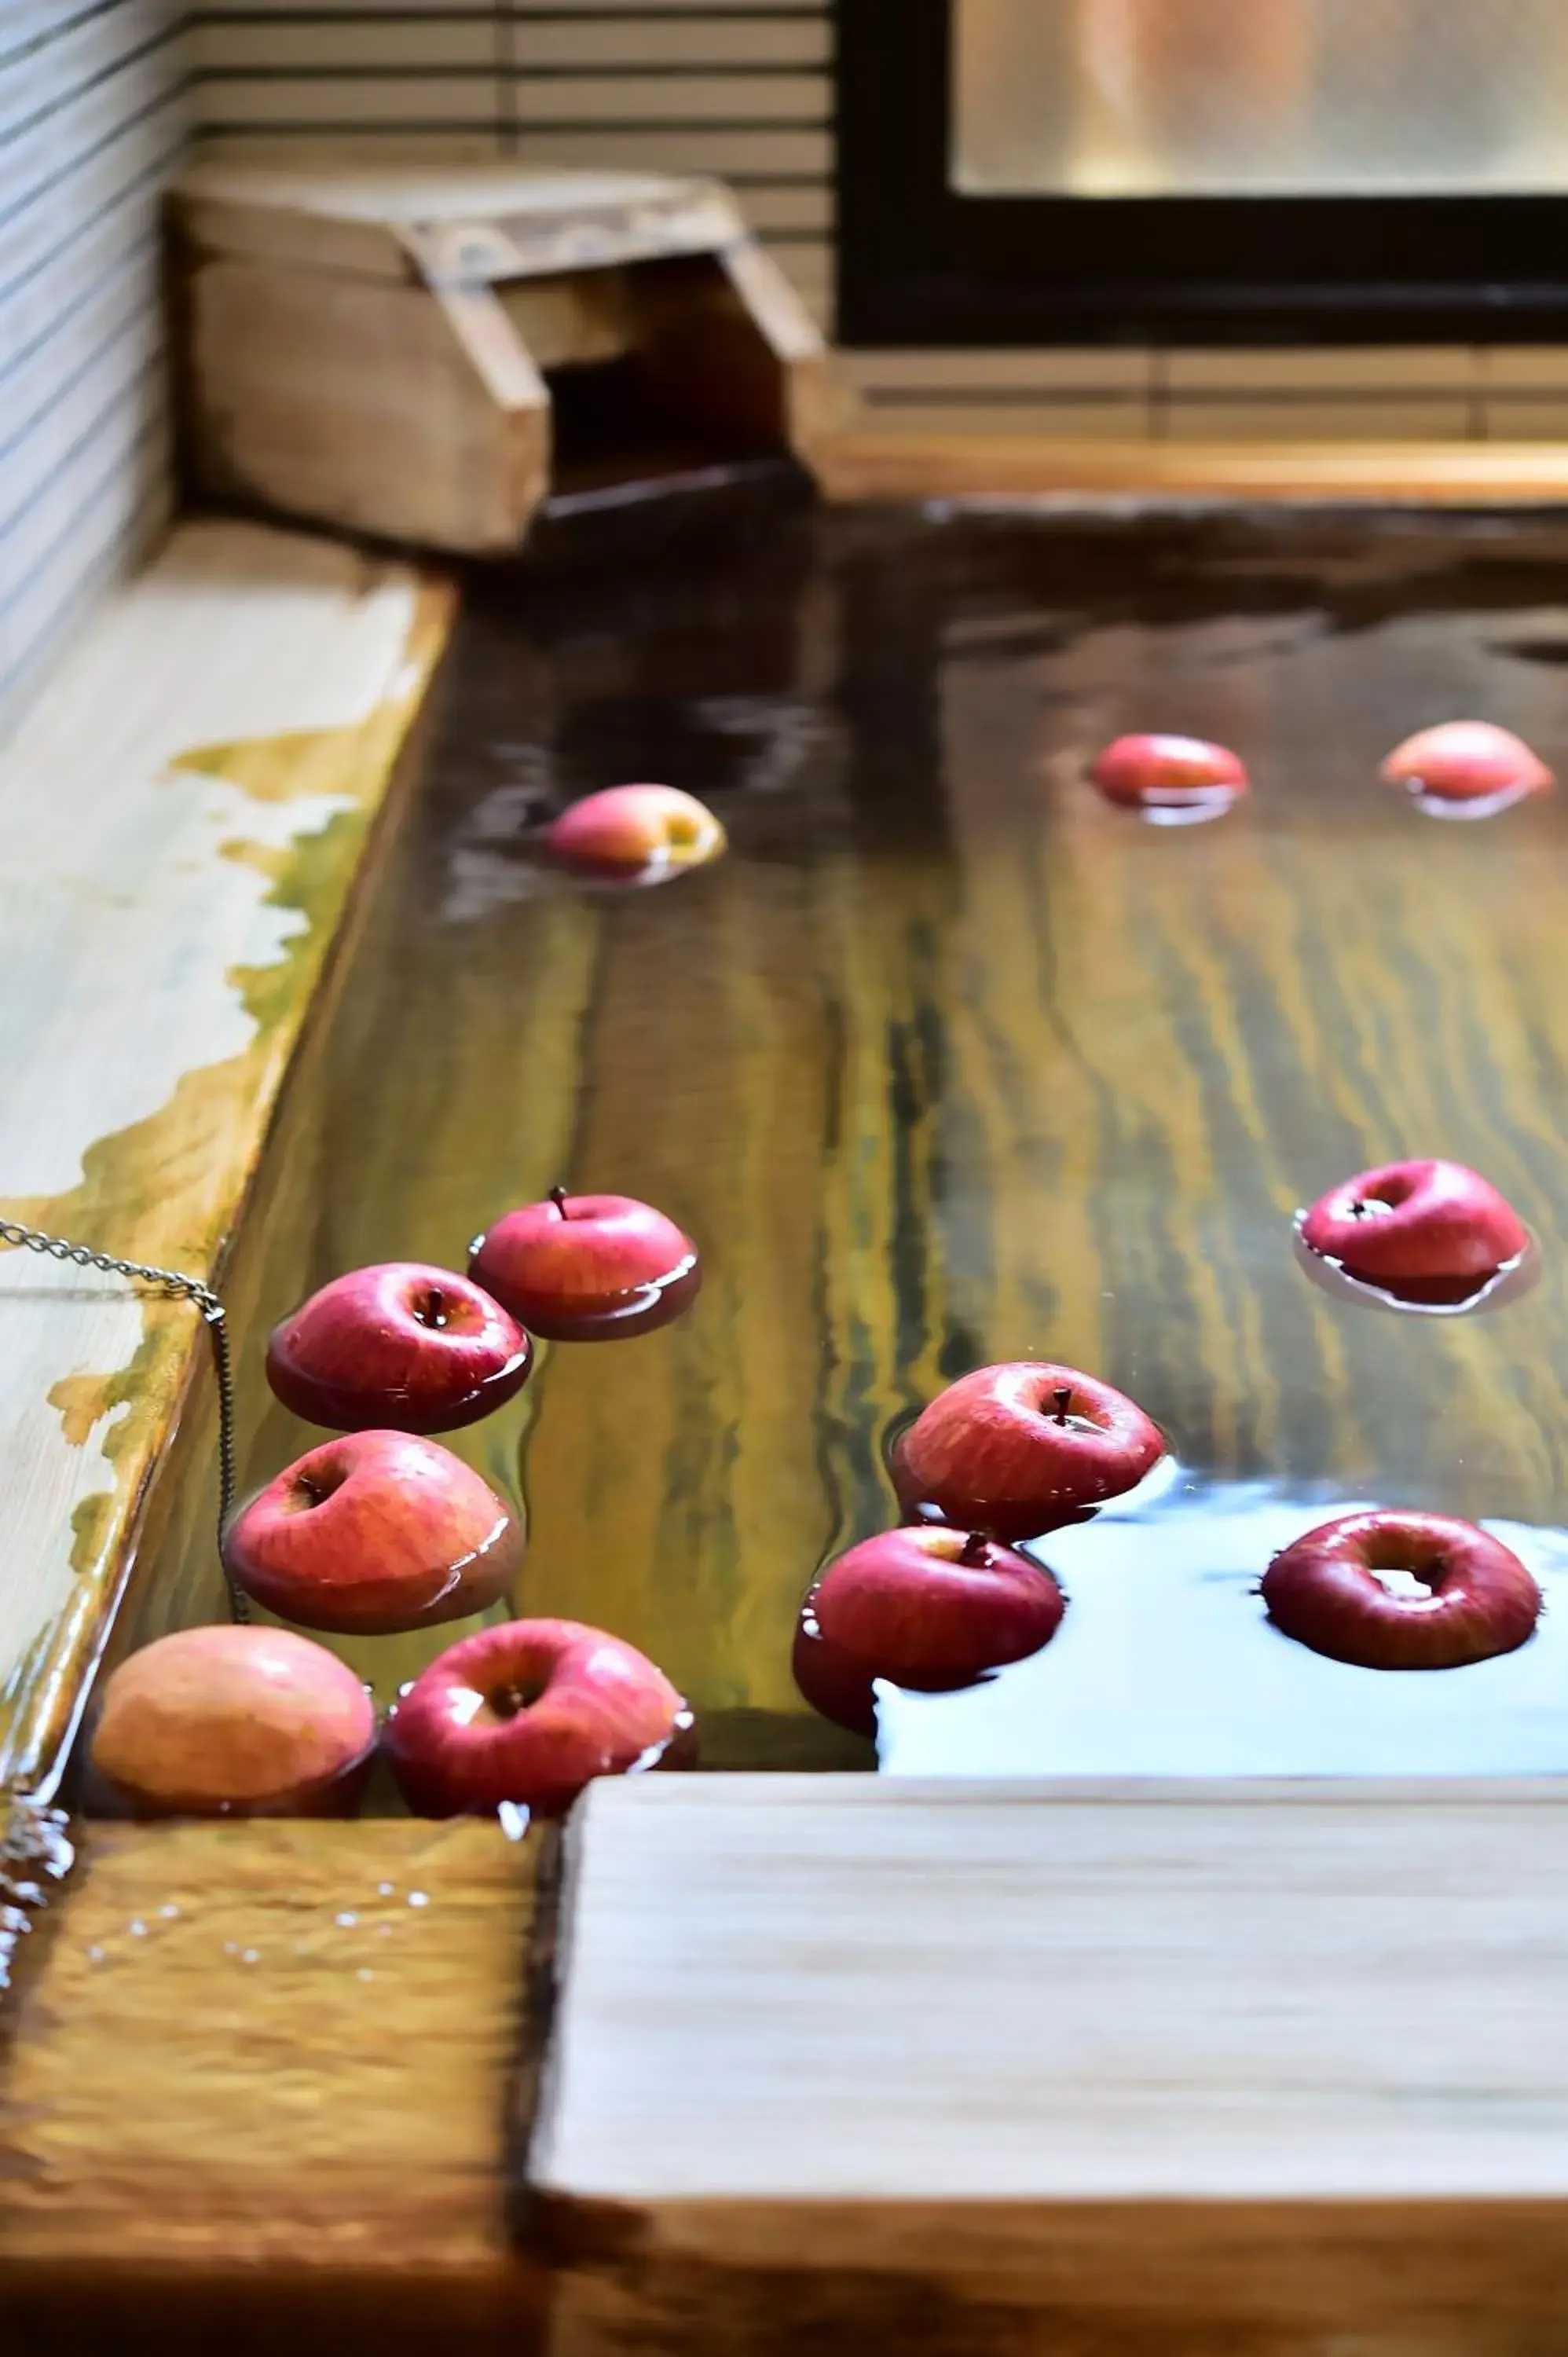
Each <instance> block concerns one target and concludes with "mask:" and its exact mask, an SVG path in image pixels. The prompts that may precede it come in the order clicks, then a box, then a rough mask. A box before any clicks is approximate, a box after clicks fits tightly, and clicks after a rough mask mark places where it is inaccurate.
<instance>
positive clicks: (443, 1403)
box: [267, 1261, 532, 1432]
mask: <svg viewBox="0 0 1568 2357" xmlns="http://www.w3.org/2000/svg"><path fill="white" fill-rule="evenodd" d="M531 1360H532V1345H531V1343H530V1341H529V1339H528V1336H527V1335H526V1334H525V1333H524V1332H523V1330H522V1329H521V1326H520V1325H519V1324H518V1322H517V1320H516V1318H513V1317H512V1316H511V1314H510V1311H509V1310H505V1309H503V1308H501V1306H500V1303H499V1301H492V1300H491V1298H490V1297H489V1294H488V1293H486V1292H485V1291H484V1290H483V1289H482V1288H481V1287H480V1286H477V1285H476V1284H475V1283H474V1281H473V1279H472V1277H468V1276H455V1275H453V1274H452V1272H451V1271H450V1270H449V1269H445V1268H432V1267H429V1266H427V1265H426V1264H425V1263H424V1262H423V1261H381V1262H379V1263H377V1264H376V1265H375V1266H373V1267H371V1268H355V1269H350V1270H349V1272H348V1274H347V1275H344V1276H337V1277H334V1278H333V1280H332V1282H331V1283H330V1284H329V1285H324V1286H322V1287H321V1290H320V1291H319V1292H318V1293H313V1294H312V1295H311V1297H310V1298H309V1300H308V1301H305V1302H302V1303H301V1304H300V1307H299V1308H297V1309H296V1310H295V1312H294V1314H293V1316H292V1317H289V1318H285V1319H284V1321H283V1323H282V1324H281V1325H280V1326H276V1327H274V1329H273V1334H272V1339H271V1340H270V1341H269V1342H268V1344H267V1381H268V1383H271V1385H272V1387H273V1390H274V1393H275V1394H276V1395H277V1397H278V1398H279V1399H280V1400H281V1401H282V1402H283V1404H284V1405H285V1407H286V1408H291V1409H292V1410H293V1412H294V1414H295V1415H299V1416H303V1417H304V1418H305V1419H306V1422H307V1423H309V1424H326V1425H330V1426H333V1427H334V1428H335V1429H336V1430H337V1431H338V1432H363V1431H365V1430H367V1429H369V1428H371V1427H372V1426H374V1427H378V1428H381V1429H395V1430H397V1431H399V1432H452V1431H455V1430H456V1427H457V1426H459V1425H463V1424H474V1423H476V1422H477V1421H478V1418H479V1417H480V1416H482V1415H489V1413H490V1411H491V1409H492V1408H497V1407H499V1406H500V1405H501V1404H502V1402H503V1401H505V1400H509V1399H510V1398H511V1397H512V1395H513V1394H514V1393H516V1392H518V1391H521V1388H522V1385H523V1383H525V1382H526V1380H527V1377H528V1370H529V1365H530V1361H531Z"/></svg>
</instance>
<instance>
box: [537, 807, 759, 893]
mask: <svg viewBox="0 0 1568 2357" xmlns="http://www.w3.org/2000/svg"><path fill="white" fill-rule="evenodd" d="M546 841H547V842H548V844H549V846H550V850H551V852H552V853H553V856H554V857H555V858H557V859H559V860H560V861H561V862H562V863H563V865H564V866H568V867H575V868H576V869H578V870H580V871H581V872H583V873H585V874H588V875H598V876H606V877H617V878H619V879H621V880H623V881H626V880H630V881H634V882H637V883H642V884H652V883H658V882H659V881H660V879H662V878H664V877H671V876H679V875H682V874H684V873H685V871H686V870H687V869H688V868H692V867H705V866H707V865H708V864H709V862H710V861H712V860H714V859H717V858H718V857H719V856H720V854H721V853H722V852H723V850H724V848H725V831H724V828H723V827H722V826H721V825H720V823H719V822H718V820H717V819H716V818H715V817H714V814H713V813H712V811H711V810H709V809H708V807H707V805H706V803H704V802H698V800H697V799H696V797H695V795H694V794H684V793H682V791H681V790H680V788H679V787H678V786H654V785H636V786H607V787H606V788H605V790H604V791H603V792H602V793H597V794H588V795H585V798H584V799H583V801H581V802H573V803H572V805H571V807H570V808H569V809H567V810H564V811H563V812H562V813H561V815H560V817H559V818H558V819H556V820H555V821H554V822H553V824H552V826H551V828H550V831H549V834H548V835H547V837H546Z"/></svg>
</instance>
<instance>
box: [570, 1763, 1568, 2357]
mask: <svg viewBox="0 0 1568 2357" xmlns="http://www.w3.org/2000/svg"><path fill="white" fill-rule="evenodd" d="M1565 1943H1568V1814H1565V1813H1564V1812H1563V1807H1562V1803H1561V1793H1560V1790H1559V1789H1558V1788H1554V1787H1552V1786H1550V1785H1542V1784H1536V1785H1507V1784H1503V1785H1486V1784H1477V1783H1469V1784H1465V1785H1451V1786H1447V1787H1444V1786H1442V1785H1438V1786H1433V1785H1431V1784H1426V1785H1411V1786H1400V1785H1397V1784H1393V1785H1380V1786H1377V1787H1370V1786H1359V1787H1358V1786H1356V1785H1352V1784H1343V1783H1341V1784H1338V1785H1321V1784H1319V1785H1314V1784H1311V1783H1300V1784H1284V1785H1268V1784H1260V1785H1246V1784H1240V1785H1237V1784H1228V1785H1210V1786H1204V1785H1201V1784H1194V1785H1187V1786H1181V1785H1172V1786H1166V1787H1165V1788H1163V1789H1162V1788H1151V1787H1149V1786H1147V1785H1139V1784H1136V1783H1134V1784H1127V1785H1121V1786H1116V1785H1085V1784H1083V1783H1079V1784H1074V1785H1066V1786H1060V1785H1058V1786H1056V1787H1052V1786H1049V1785H1043V1784H1035V1785H1021V1784H1008V1783H1000V1784H978V1783H977V1784H967V1785H966V1784H954V1783H947V1784H927V1785H919V1784H913V1783H911V1784H907V1785H900V1784H892V1783H886V1782H872V1781H868V1780H864V1779H857V1778H845V1777H829V1778H821V1777H818V1778H800V1777H773V1778H754V1777H745V1776H741V1777H730V1778H724V1779H705V1780H697V1781H689V1780H688V1781H682V1780H675V1779H671V1780H660V1779H653V1780H645V1781H643V1782H641V1783H640V1784H637V1785H633V1784H604V1785H600V1786H598V1787H596V1788H595V1790H594V1791H593V1792H592V1794H591V1796H590V1798H589V1800H588V1802H587V1803H586V1804H585V1807H584V1809H583V1810H582V1811H581V1812H580V1813H579V1814H578V1816H577V1817H576V1819H575V1823H574V1826H573V1829H572V1832H571V1834H570V1836H569V1864H568V1876H567V1886H566V1891H565V1894H564V1919H563V1924H562V1932H561V1953H562V1955H563V1957H564V1963H565V1970H564V1986H563V1988H562V1992H561V1996H560V2000H559V2007H558V2011H557V2015H556V2020H555V2029H554V2037H553V2046H552V2050H551V2056H550V2061H549V2066H548V2071H547V2077H546V2087H547V2097H546V2103H545V2107H544V2110H543V2112H542V2115H541V2119H540V2122H539V2126H538V2130H537V2134H536V2138H535V2142H534V2146H533V2152H532V2190H533V2194H534V2200H535V2214H536V2217H537V2221H538V2222H539V2224H540V2226H541V2228H542V2231H543V2233H544V2235H545V2238H546V2242H547V2244H548V2246H549V2247H550V2248H551V2249H552V2250H553V2251H554V2252H555V2253H556V2254H557V2255H560V2256H563V2257H564V2259H565V2260H566V2261H567V2262H568V2263H569V2264H570V2265H571V2266H573V2267H574V2268H575V2269H576V2270H577V2271H578V2274H577V2276H576V2277H575V2281H574V2283H573V2284H572V2285H571V2286H569V2287H568V2290H567V2294H566V2296H565V2298H564V2300H563V2303H562V2308H561V2314H560V2323H559V2331H558V2336H557V2339H556V2341H555V2342H554V2344H553V2345H554V2347H555V2349H556V2350H557V2351H558V2352H562V2357H564V2353H565V2352H570V2357H589V2352H597V2351H600V2350H609V2349H611V2348H615V2349H622V2348H626V2347H629V2346H636V2347H637V2348H639V2350H646V2351H650V2352H657V2351H663V2350H665V2349H667V2348H668V2349H671V2350H672V2349H674V2348H676V2347H677V2346H682V2347H685V2348H691V2347H693V2346H697V2347H701V2348H703V2350H704V2351H705V2352H725V2351H728V2350H731V2349H736V2350H738V2349H741V2348H744V2349H745V2350H746V2352H748V2357H751V2352H758V2357H760V2352H771V2351H773V2350H775V2349H778V2350H780V2351H782V2350H784V2349H786V2348H789V2347H796V2346H799V2345H800V2336H801V2335H802V2334H804V2333H805V2332H807V2331H808V2330H811V2331H813V2332H816V2333H820V2334H822V2335H824V2336H831V2335H832V2332H833V2331H834V2330H837V2331H841V2332H843V2333H844V2334H845V2336H846V2337H845V2340H844V2342H843V2345H845V2346H846V2347H848V2346H855V2347H881V2346H884V2345H888V2346H890V2345H893V2343H894V2342H895V2341H897V2345H899V2346H900V2347H902V2348H906V2349H909V2350H916V2351H920V2352H926V2351H928V2350H942V2351H947V2350H958V2349H962V2350H964V2351H966V2352H967V2351H973V2350H977V2349H978V2350H984V2351H990V2350H992V2349H993V2348H994V2349H997V2350H1000V2349H1002V2348H1004V2347H1005V2348H1008V2349H1011V2350H1014V2351H1020V2352H1036V2351H1038V2352H1042V2357H1043V2352H1046V2351H1047V2350H1049V2351H1053V2352H1058V2351H1060V2350H1062V2349H1064V2348H1068V2349H1071V2350H1073V2351H1075V2352H1077V2351H1080V2350H1081V2351H1083V2352H1089V2351H1093V2352H1102V2351H1103V2352H1111V2351H1118V2352H1120V2351H1123V2350H1125V2351H1129V2352H1131V2351H1133V2350H1134V2349H1136V2350H1139V2351H1145V2350H1147V2349H1148V2348H1149V2347H1151V2346H1155V2345H1157V2346H1158V2347H1159V2348H1160V2349H1161V2350H1162V2352H1163V2351H1165V2350H1167V2349H1173V2348H1175V2349H1187V2348H1188V2347H1191V2348H1193V2349H1194V2350H1196V2349H1197V2348H1205V2349H1208V2348H1214V2347H1218V2346H1219V2345H1221V2341H1223V2345H1224V2346H1225V2347H1226V2348H1227V2349H1231V2348H1235V2347H1241V2348H1244V2349H1246V2350H1247V2351H1249V2352H1253V2351H1256V2352H1264V2351H1269V2352H1273V2351H1276V2350H1278V2351H1284V2350H1287V2349H1288V2350H1293V2351H1294V2350H1302V2351H1305V2350H1307V2349H1313V2350H1322V2349H1323V2348H1325V2347H1326V2346H1328V2345H1330V2341H1331V2340H1332V2345H1333V2346H1335V2347H1339V2346H1341V2345H1343V2346H1344V2347H1346V2348H1349V2347H1352V2346H1353V2347H1354V2348H1355V2349H1356V2351H1357V2352H1358V2357H1362V2352H1365V2357H1374V2352H1377V2357H1381V2352H1395V2351H1398V2352H1414V2351H1416V2350H1423V2351H1430V2350H1442V2351H1444V2352H1458V2351H1477V2352H1479V2351H1482V2350H1485V2351H1495V2350H1497V2349H1499V2348H1502V2347H1509V2348H1513V2347H1523V2346H1526V2345H1529V2346H1536V2345H1541V2346H1546V2345H1550V2342H1551V2339H1552V2334H1553V2333H1554V2332H1555V2330H1556V2329H1557V2319H1560V2317H1561V2313H1562V2301H1563V2296H1564V2294H1565V2293H1568V2250H1565V2248H1564V2245H1563V2219H1564V2216H1565V2215H1568V2212H1565V2210H1564V2201H1565V2200H1568V2061H1565V2059H1564V2058H1565V2056H1568V2044H1565V2041H1564V2038H1563V2030H1564V2027H1565V2024H1568V1995H1565V1993H1564V1988H1563V1975H1562V1971H1561V1958H1562V1955H1563V1949H1564V1944H1565ZM1483 1991H1484V1992H1485V1996H1484V1997H1482V1996H1481V1995H1480V1993H1481V1992H1483ZM1395 2195H1397V2196H1398V2199H1397V2200H1395V2199H1391V2196H1395ZM852 2329H853V2330H854V2331H855V2332H857V2333H858V2334H859V2335H860V2336H861V2337H860V2338H859V2339H855V2340H852V2339H850V2338H849V2337H848V2335H849V2334H850V2332H851V2330H852ZM1232 2334H1234V2335H1236V2336H1238V2337H1237V2338H1235V2339H1232V2338H1230V2337H1229V2336H1230V2335H1232ZM1335 2334H1339V2335H1342V2336H1344V2339H1343V2341H1340V2340H1334V2339H1332V2336H1334V2335H1335ZM1161 2335H1165V2336H1168V2337H1165V2338H1161V2337H1159V2336H1161ZM1204 2335H1206V2336H1208V2337H1207V2338H1202V2337H1199V2336H1204ZM1531 2335H1538V2336H1540V2339H1539V2341H1537V2340H1536V2339H1532V2338H1531ZM835 2345H836V2344H835Z"/></svg>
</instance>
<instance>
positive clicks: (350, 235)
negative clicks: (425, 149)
mask: <svg viewBox="0 0 1568 2357" xmlns="http://www.w3.org/2000/svg"><path fill="white" fill-rule="evenodd" d="M175 203H176V210H177V217H178V219H179V220H180V221H181V222H182V224H183V227H184V230H185V232H186V235H187V238H188V241H189V242H190V244H191V246H192V247H193V249H194V250H195V251H196V252H197V253H207V254H242V255H249V256H251V257H252V258H253V259H256V260H264V261H270V262H292V263H295V264H299V265H300V266H301V267H302V268H304V269H306V270H310V271H317V270H326V271H343V272H347V273H349V274H356V275H358V274H362V275H365V276H370V277H379V278H393V279H397V278H405V277H406V276H407V275H408V274H409V269H408V261H409V257H410V256H412V257H413V260H414V262H415V263H416V264H417V265H418V268H419V270H420V271H421V272H422V273H423V274H424V276H426V277H427V278H430V279H432V280H434V281H438V282H439V281H445V280H456V281H460V282H467V281H471V280H473V279H474V278H476V277H478V278H486V279H500V278H514V277H538V276H542V275H550V274H556V273H559V272H562V271H565V270H575V269H585V268H596V269H597V268H604V267H607V266H610V265H613V264H621V263H626V262H637V261H646V260H649V259H650V258H653V257H656V256H658V255H660V254H667V253H703V252H706V251H707V250H708V249H709V248H711V247H714V246H718V245H724V244H726V243H727V242H729V241H730V240H731V239H733V238H736V237H738V236H740V235H741V234H742V233H743V229H744V224H743V222H742V221H741V218H740V216H739V214H738V213H737V212H736V208H735V205H734V203H733V202H732V200H731V199H730V198H729V196H728V195H727V193H726V192H725V189H723V188H720V187H719V186H718V185H717V184H716V183H715V182H714V181H711V180H706V179H694V178H691V177H689V176H688V177H683V178H674V179H672V178H666V177H663V176H660V175H656V174H653V173H650V172H617V171H604V170H598V171H583V172H571V171H562V170H560V169H553V168H551V167H548V166H539V165H526V164H489V165H468V166H453V165H450V164H448V165H435V166H425V167H420V166H417V165H410V164H408V163H406V162H404V163H403V164H401V165H391V164H359V163H351V162H343V161H341V160H339V161H338V162H335V163H333V164H329V165H328V164H322V165H315V166H311V165H305V166H300V165H295V166H294V167H293V168H290V167H288V166H287V165H284V164H277V163H272V164H257V165H247V164H233V163H225V162H221V161H218V162H213V161H208V162H206V163H202V164H198V165H195V166H193V167H192V168H191V169H190V170H189V171H188V172H187V173H186V174H185V175H184V176H183V177H182V178H181V179H180V181H179V183H178V185H177V189H176V194H175Z"/></svg>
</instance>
